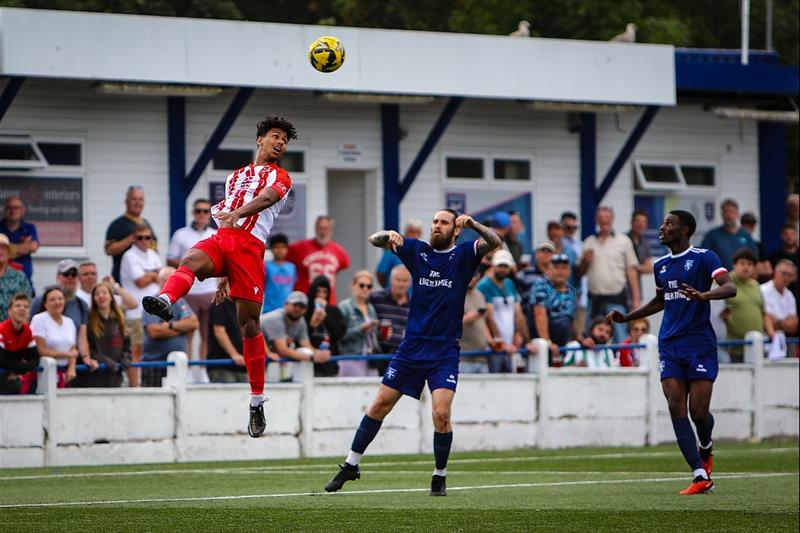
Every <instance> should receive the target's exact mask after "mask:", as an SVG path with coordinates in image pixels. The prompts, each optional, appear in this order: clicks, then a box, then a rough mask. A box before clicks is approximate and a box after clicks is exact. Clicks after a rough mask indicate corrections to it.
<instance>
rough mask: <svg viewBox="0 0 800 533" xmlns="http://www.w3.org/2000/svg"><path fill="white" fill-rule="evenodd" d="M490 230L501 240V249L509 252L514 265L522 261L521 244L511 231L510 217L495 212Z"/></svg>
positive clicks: (504, 213)
mask: <svg viewBox="0 0 800 533" xmlns="http://www.w3.org/2000/svg"><path fill="white" fill-rule="evenodd" d="M491 221H492V229H493V230H494V232H495V233H497V234H498V235H499V236H500V239H502V240H503V248H505V249H507V250H508V251H509V252H511V257H512V258H513V259H514V263H515V264H518V263H519V262H520V260H521V259H522V253H523V252H524V250H523V249H522V243H520V242H519V240H517V238H516V236H515V235H514V233H513V232H512V231H511V216H510V215H509V214H508V213H506V212H505V211H497V212H496V213H494V214H493V215H492V218H491Z"/></svg>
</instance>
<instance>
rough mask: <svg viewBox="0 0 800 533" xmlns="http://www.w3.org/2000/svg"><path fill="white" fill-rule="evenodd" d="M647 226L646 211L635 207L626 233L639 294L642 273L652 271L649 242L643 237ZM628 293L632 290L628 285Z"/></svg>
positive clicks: (640, 291)
mask: <svg viewBox="0 0 800 533" xmlns="http://www.w3.org/2000/svg"><path fill="white" fill-rule="evenodd" d="M647 227H648V218H647V211H644V210H642V209H636V210H634V212H633V215H632V216H631V229H630V231H628V233H626V235H627V236H628V238H629V239H630V240H631V244H633V252H634V253H635V254H636V260H637V261H639V264H638V265H636V281H637V282H638V284H639V295H640V297H641V294H642V274H652V273H653V257H652V256H651V255H650V243H648V242H647V240H646V239H645V237H644V233H645V231H647ZM628 291H629V293H630V294H633V291H632V290H631V288H630V287H628Z"/></svg>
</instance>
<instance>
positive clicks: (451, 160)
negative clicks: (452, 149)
mask: <svg viewBox="0 0 800 533" xmlns="http://www.w3.org/2000/svg"><path fill="white" fill-rule="evenodd" d="M445 166H446V167H447V177H448V178H466V179H479V180H480V179H483V158H471V157H448V158H447V162H446V165H445Z"/></svg>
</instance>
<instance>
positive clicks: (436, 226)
mask: <svg viewBox="0 0 800 533" xmlns="http://www.w3.org/2000/svg"><path fill="white" fill-rule="evenodd" d="M462 228H471V229H473V230H474V231H476V232H477V233H478V234H479V235H480V236H481V237H482V238H481V239H479V240H475V241H471V242H467V243H462V244H459V245H458V246H456V244H455V241H456V238H457V237H458V235H459V234H460V233H461V230H462ZM369 242H370V244H372V245H373V246H376V247H378V248H389V249H390V250H392V251H393V252H394V253H395V254H397V256H398V257H399V258H400V260H401V261H402V262H403V264H404V265H405V266H406V268H408V270H409V272H411V277H412V280H413V287H414V291H413V293H412V295H411V307H410V310H409V313H408V326H407V327H406V333H405V337H404V338H403V342H402V343H401V344H400V346H399V347H398V348H397V351H396V352H395V354H394V356H393V357H392V360H391V361H390V362H389V366H388V368H387V369H386V373H385V374H384V376H383V382H382V384H381V386H380V388H379V389H378V394H377V395H376V396H375V399H374V400H373V402H372V405H370V407H369V409H368V410H367V414H366V415H364V418H363V419H362V420H361V424H360V425H359V427H358V429H357V430H356V434H355V436H354V437H353V444H352V445H351V448H350V453H349V454H347V458H346V459H345V462H344V465H340V470H339V472H338V473H337V474H336V476H334V478H333V479H332V480H331V481H330V482H329V483H328V484H327V485H325V490H326V491H328V492H335V491H337V490H339V489H341V488H342V485H344V483H345V482H346V481H350V480H355V479H359V478H360V477H361V472H360V470H359V467H358V463H359V461H360V460H361V456H362V455H363V453H364V451H365V450H366V449H367V446H368V445H369V443H370V442H372V439H374V438H375V435H377V433H378V430H379V429H380V427H381V423H382V422H383V419H384V418H385V417H386V415H388V414H389V413H390V412H391V410H392V408H393V407H394V406H395V404H396V403H397V401H398V400H399V399H400V397H401V396H402V395H403V394H405V395H407V396H411V397H412V398H416V399H417V400H419V397H420V394H421V393H422V389H423V387H424V386H425V382H426V381H427V382H428V388H429V389H430V391H431V397H432V398H433V425H434V434H433V453H434V456H435V459H436V469H435V470H434V471H433V478H432V480H431V496H446V495H447V492H446V487H445V476H446V474H447V458H448V457H449V455H450V446H451V444H452V442H453V430H452V426H451V425H450V406H451V404H452V402H453V396H454V395H455V391H456V381H457V379H458V359H459V355H460V354H459V340H460V339H461V324H462V318H463V317H464V299H465V297H466V293H467V289H468V287H469V282H470V280H471V279H472V274H473V273H474V272H475V269H476V268H478V265H479V264H480V262H481V258H482V257H483V256H484V255H485V254H486V253H487V252H489V251H491V250H493V249H495V248H497V247H498V246H500V244H501V241H500V237H498V236H497V234H496V233H494V232H493V231H492V230H490V229H489V228H487V227H486V226H484V225H482V224H479V223H477V222H475V221H474V220H473V219H472V217H470V216H469V215H461V216H459V215H458V213H457V212H456V211H454V210H452V209H444V210H442V211H437V212H436V214H435V215H434V216H433V223H432V225H431V235H430V244H428V243H425V242H423V241H419V240H417V239H411V238H408V237H405V238H404V237H403V236H401V235H400V234H399V233H397V232H396V231H379V232H377V233H375V234H373V235H372V236H370V238H369Z"/></svg>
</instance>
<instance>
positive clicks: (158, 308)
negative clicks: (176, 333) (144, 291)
mask: <svg viewBox="0 0 800 533" xmlns="http://www.w3.org/2000/svg"><path fill="white" fill-rule="evenodd" d="M142 307H144V310H145V311H147V312H148V313H150V314H151V315H156V316H157V317H158V318H160V319H161V320H163V321H164V322H169V321H170V320H172V306H171V305H169V304H168V303H167V302H165V301H164V299H163V298H158V297H156V296H145V297H144V298H142Z"/></svg>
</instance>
